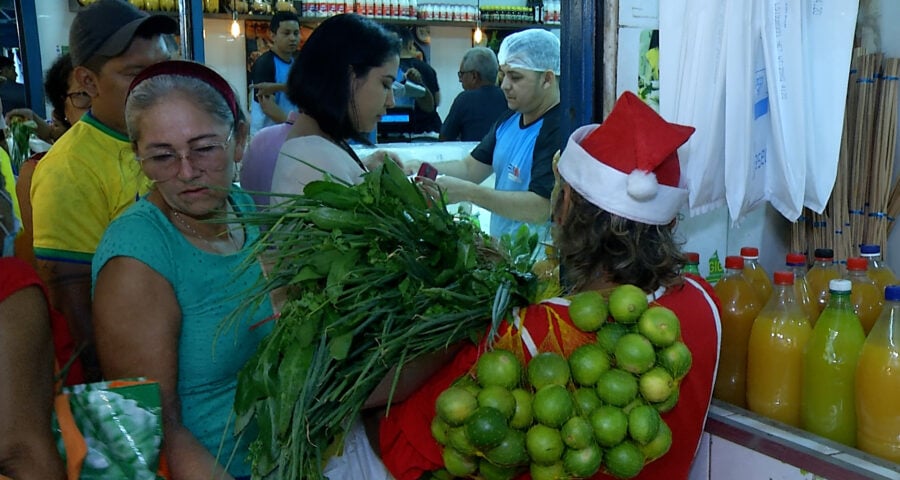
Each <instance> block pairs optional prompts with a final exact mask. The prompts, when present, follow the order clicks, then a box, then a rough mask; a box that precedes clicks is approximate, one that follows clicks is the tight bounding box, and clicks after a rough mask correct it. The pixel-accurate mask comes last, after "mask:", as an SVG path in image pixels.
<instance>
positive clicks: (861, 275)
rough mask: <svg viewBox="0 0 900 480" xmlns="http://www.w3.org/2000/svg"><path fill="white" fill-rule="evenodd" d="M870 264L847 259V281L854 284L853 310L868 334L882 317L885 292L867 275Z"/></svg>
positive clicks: (855, 259) (852, 294)
mask: <svg viewBox="0 0 900 480" xmlns="http://www.w3.org/2000/svg"><path fill="white" fill-rule="evenodd" d="M867 269H868V262H867V261H866V259H865V258H860V257H852V258H848V259H847V280H850V282H851V283H852V284H853V286H852V291H851V292H850V303H852V304H853V310H854V311H855V312H856V316H857V317H859V322H860V323H862V327H863V330H865V332H866V333H867V334H868V333H869V330H871V329H872V325H875V320H877V319H878V316H879V315H881V307H882V306H883V305H884V301H883V298H884V293H883V292H884V290H879V289H878V286H877V285H876V284H875V282H874V281H873V280H872V279H871V278H869V275H868V273H867V271H866V270H867Z"/></svg>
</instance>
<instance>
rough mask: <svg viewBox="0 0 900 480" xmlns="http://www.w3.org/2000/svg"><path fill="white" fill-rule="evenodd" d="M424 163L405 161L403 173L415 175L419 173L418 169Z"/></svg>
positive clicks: (420, 161)
mask: <svg viewBox="0 0 900 480" xmlns="http://www.w3.org/2000/svg"><path fill="white" fill-rule="evenodd" d="M422 163H424V162H423V161H422V160H407V161H405V162H403V173H405V174H407V175H415V174H417V173H419V167H421V166H422Z"/></svg>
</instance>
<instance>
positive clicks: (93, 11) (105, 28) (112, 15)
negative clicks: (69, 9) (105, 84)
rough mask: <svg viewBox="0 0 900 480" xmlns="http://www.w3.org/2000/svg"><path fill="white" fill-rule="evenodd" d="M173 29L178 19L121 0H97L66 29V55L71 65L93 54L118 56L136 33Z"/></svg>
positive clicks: (167, 31) (82, 61)
mask: <svg viewBox="0 0 900 480" xmlns="http://www.w3.org/2000/svg"><path fill="white" fill-rule="evenodd" d="M177 31H178V22H177V21H176V20H175V19H174V18H172V17H169V16H167V15H150V14H148V13H146V12H143V11H141V10H138V9H137V8H136V7H135V6H134V5H132V4H130V3H128V2H125V1H122V0H99V1H98V2H96V3H93V4H91V5H89V6H88V7H86V8H85V9H84V10H81V11H79V12H78V14H76V15H75V20H73V21H72V26H71V28H70V29H69V54H70V55H71V56H72V65H74V66H78V65H84V64H85V63H86V62H87V61H88V60H90V59H91V58H93V57H94V56H97V55H102V56H105V57H115V56H117V55H119V54H120V53H122V52H124V51H125V49H127V48H128V46H129V45H131V41H132V40H133V39H134V37H135V36H136V35H141V36H153V35H160V34H173V33H175V32H177Z"/></svg>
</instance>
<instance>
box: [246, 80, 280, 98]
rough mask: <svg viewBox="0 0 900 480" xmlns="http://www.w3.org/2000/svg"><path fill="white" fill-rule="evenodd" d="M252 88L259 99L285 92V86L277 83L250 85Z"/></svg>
mask: <svg viewBox="0 0 900 480" xmlns="http://www.w3.org/2000/svg"><path fill="white" fill-rule="evenodd" d="M250 88H252V89H254V90H255V91H256V95H257V97H265V96H269V95H275V94H276V93H278V92H283V91H284V84H283V83H275V82H261V83H254V84H253V85H250Z"/></svg>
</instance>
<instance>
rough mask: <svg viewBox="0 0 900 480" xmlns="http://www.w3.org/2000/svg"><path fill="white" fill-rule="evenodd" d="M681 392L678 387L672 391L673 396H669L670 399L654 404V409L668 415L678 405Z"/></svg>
mask: <svg viewBox="0 0 900 480" xmlns="http://www.w3.org/2000/svg"><path fill="white" fill-rule="evenodd" d="M680 393H681V390H679V389H678V386H677V385H676V386H675V388H673V389H672V394H671V395H669V398H667V399H665V400H663V401H662V402H659V403H654V404H653V407H655V408H656V411H657V412H659V413H666V412H668V411H669V410H672V409H673V408H675V405H677V404H678V396H679V395H680Z"/></svg>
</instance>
